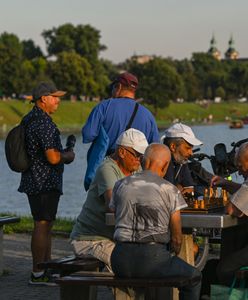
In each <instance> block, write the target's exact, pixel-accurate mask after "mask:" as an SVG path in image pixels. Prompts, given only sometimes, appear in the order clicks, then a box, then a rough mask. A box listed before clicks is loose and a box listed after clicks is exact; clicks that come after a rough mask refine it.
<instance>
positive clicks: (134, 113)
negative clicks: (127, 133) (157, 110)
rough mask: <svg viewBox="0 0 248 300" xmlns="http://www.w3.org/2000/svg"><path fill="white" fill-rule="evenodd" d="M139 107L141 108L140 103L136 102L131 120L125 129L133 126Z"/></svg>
mask: <svg viewBox="0 0 248 300" xmlns="http://www.w3.org/2000/svg"><path fill="white" fill-rule="evenodd" d="M138 108H139V103H138V102H136V104H135V107H134V110H133V113H132V115H131V118H130V120H129V122H128V124H127V126H126V129H125V130H128V129H129V128H131V126H132V123H133V120H134V118H135V115H136V113H137V110H138Z"/></svg>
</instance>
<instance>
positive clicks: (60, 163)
mask: <svg viewBox="0 0 248 300" xmlns="http://www.w3.org/2000/svg"><path fill="white" fill-rule="evenodd" d="M64 95H65V92H63V91H58V90H57V88H56V87H55V85H54V84H52V83H49V82H41V83H40V84H38V85H37V86H36V87H35V88H34V90H33V100H32V101H33V102H34V103H35V105H34V107H33V109H32V110H31V112H30V113H29V114H28V115H27V116H26V117H25V118H24V122H25V123H26V132H25V138H26V147H27V153H28V155H29V157H30V160H31V166H30V168H29V169H28V170H27V171H25V172H24V173H22V176H21V183H20V186H19V189H18V191H19V192H21V193H26V194H27V197H28V200H29V205H30V208H31V213H32V216H33V219H34V230H33V234H32V240H31V251H32V257H33V272H32V273H31V278H30V281H29V283H30V284H36V285H54V283H53V282H52V281H51V278H50V276H49V275H48V274H46V273H45V272H44V270H40V269H39V268H38V267H37V263H39V262H43V261H47V260H50V259H51V229H52V225H53V221H54V220H55V218H56V213H57V208H58V203H59V198H60V195H61V194H62V175H63V171H64V163H66V164H69V163H71V162H72V161H73V160H74V157H75V154H74V152H73V150H70V151H64V150H63V148H62V145H61V140H60V132H59V130H58V128H57V126H56V125H55V123H54V122H53V121H52V118H51V114H53V113H54V112H55V111H56V110H57V108H58V106H59V103H60V99H59V97H61V96H64Z"/></svg>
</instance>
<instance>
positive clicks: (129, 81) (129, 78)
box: [112, 72, 139, 89]
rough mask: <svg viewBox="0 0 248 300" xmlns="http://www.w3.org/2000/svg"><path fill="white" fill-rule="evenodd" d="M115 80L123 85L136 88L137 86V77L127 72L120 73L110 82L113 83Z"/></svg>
mask: <svg viewBox="0 0 248 300" xmlns="http://www.w3.org/2000/svg"><path fill="white" fill-rule="evenodd" d="M117 82H120V83H121V84H123V85H125V86H129V87H132V88H133V89H136V88H137V86H138V83H139V82H138V78H137V77H136V76H135V75H133V74H131V73H128V72H124V73H121V74H120V75H119V76H118V77H116V79H115V80H114V81H113V82H112V84H115V83H117Z"/></svg>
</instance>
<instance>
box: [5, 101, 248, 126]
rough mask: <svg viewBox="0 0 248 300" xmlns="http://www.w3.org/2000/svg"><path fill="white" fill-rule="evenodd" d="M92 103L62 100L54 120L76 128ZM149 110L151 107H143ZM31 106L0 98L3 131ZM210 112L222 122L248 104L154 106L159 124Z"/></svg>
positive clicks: (187, 120)
mask: <svg viewBox="0 0 248 300" xmlns="http://www.w3.org/2000/svg"><path fill="white" fill-rule="evenodd" d="M96 104H97V103H95V102H74V103H72V102H70V101H62V102H61V105H60V106H59V109H58V111H57V112H56V113H55V114H54V116H53V118H54V121H55V122H56V123H57V124H58V126H59V128H61V129H66V128H67V129H75V130H78V129H80V128H81V127H82V125H83V124H84V123H85V121H86V119H87V117H88V115H89V113H90V112H91V110H92V108H93V107H94V106H95V105H96ZM147 107H148V108H149V109H150V110H151V111H152V112H154V109H153V107H151V106H147ZM31 108H32V104H30V103H29V102H23V101H19V100H8V101H0V128H2V129H3V130H4V129H5V130H6V129H9V128H11V127H13V126H14V125H15V124H18V123H19V122H20V120H21V118H22V117H23V116H24V115H25V114H26V113H27V112H28V111H29V110H30V109H31ZM210 114H211V115H213V122H225V120H226V117H229V118H234V119H237V118H240V117H244V116H246V115H248V104H246V103H237V102H223V103H218V104H217V103H213V104H210V105H208V106H205V107H203V106H200V105H198V104H195V103H181V104H178V103H171V104H170V106H169V107H166V108H163V109H158V112H157V115H156V120H157V123H158V126H159V127H164V126H168V125H169V124H171V122H172V121H173V120H175V119H179V120H181V121H182V122H185V123H188V124H192V123H197V124H199V123H201V122H203V120H204V118H207V117H208V116H209V115H210Z"/></svg>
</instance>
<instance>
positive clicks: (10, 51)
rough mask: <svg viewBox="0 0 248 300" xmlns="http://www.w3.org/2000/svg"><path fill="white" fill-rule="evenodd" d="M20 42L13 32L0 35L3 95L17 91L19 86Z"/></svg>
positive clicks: (0, 74)
mask: <svg viewBox="0 0 248 300" xmlns="http://www.w3.org/2000/svg"><path fill="white" fill-rule="evenodd" d="M21 64H22V44H21V42H20V40H19V39H18V37H17V36H16V35H14V34H10V33H7V32H4V33H2V34H1V35H0V85H1V87H0V88H1V90H2V93H3V95H6V96H11V95H12V94H13V93H15V94H16V93H18V92H19V89H20V86H21V73H20V70H21Z"/></svg>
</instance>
